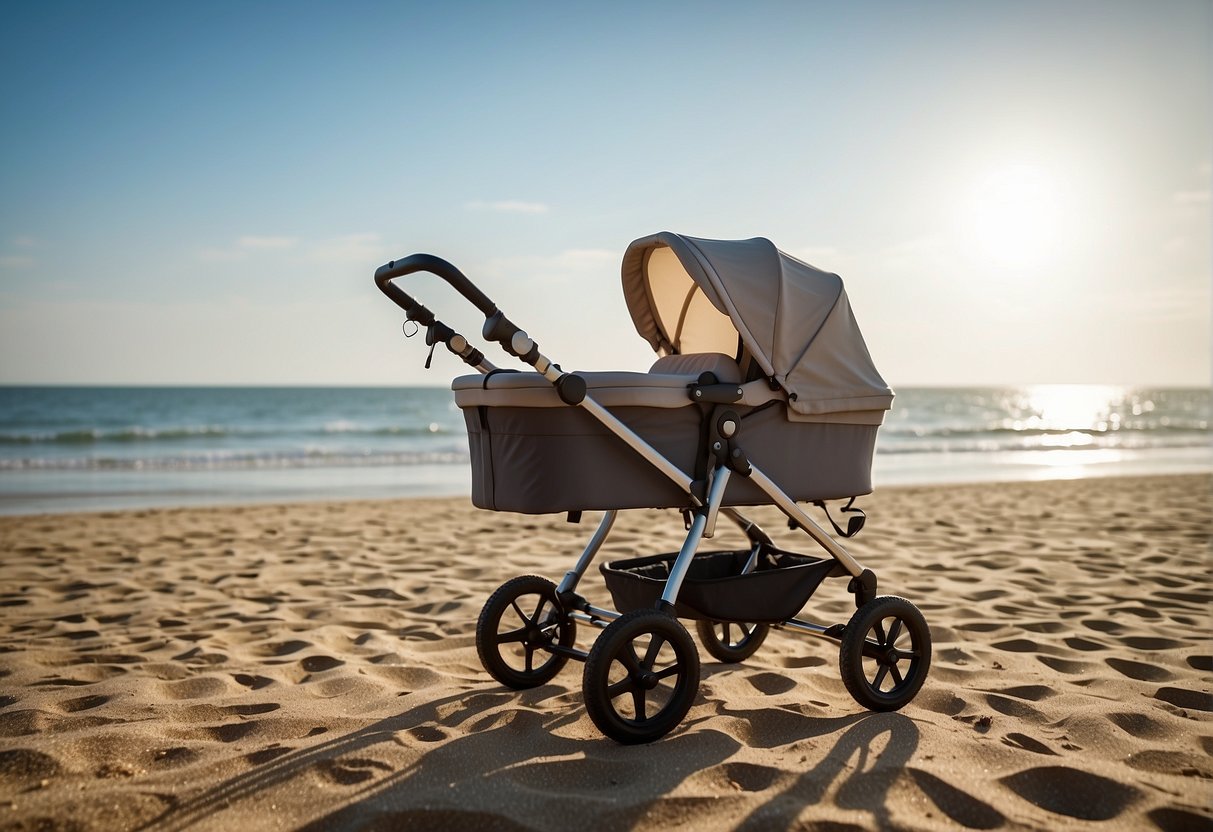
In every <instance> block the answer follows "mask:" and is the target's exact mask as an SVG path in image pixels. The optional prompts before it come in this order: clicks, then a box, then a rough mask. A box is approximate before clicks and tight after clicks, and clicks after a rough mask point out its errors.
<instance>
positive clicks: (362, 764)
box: [316, 757, 392, 786]
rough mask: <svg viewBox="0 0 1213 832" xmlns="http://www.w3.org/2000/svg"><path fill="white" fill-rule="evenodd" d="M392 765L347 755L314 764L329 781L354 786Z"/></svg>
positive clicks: (389, 768)
mask: <svg viewBox="0 0 1213 832" xmlns="http://www.w3.org/2000/svg"><path fill="white" fill-rule="evenodd" d="M391 770H392V767H391V766H390V765H388V764H387V763H384V762H381V761H379V760H371V759H368V758H365V757H349V758H344V759H338V760H323V761H322V762H320V763H317V764H316V771H317V772H318V773H319V774H320V776H321V777H322V778H323V779H325V780H327V781H328V782H330V783H336V784H337V785H340V786H354V785H357V784H358V783H365V782H366V781H367V780H370V779H372V778H374V777H375V773H376V772H377V771H378V772H389V771H391Z"/></svg>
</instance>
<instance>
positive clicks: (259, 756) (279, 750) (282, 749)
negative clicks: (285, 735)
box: [244, 743, 295, 766]
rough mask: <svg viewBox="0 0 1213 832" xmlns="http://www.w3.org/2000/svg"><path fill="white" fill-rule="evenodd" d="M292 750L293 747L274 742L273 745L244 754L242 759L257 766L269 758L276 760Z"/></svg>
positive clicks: (266, 761)
mask: <svg viewBox="0 0 1213 832" xmlns="http://www.w3.org/2000/svg"><path fill="white" fill-rule="evenodd" d="M294 750H295V749H293V748H287V747H286V746H284V745H278V744H277V743H275V744H274V745H269V746H266V747H265V748H263V749H261V750H260V751H254V752H252V753H250V754H245V755H244V759H245V760H247V761H248V762H250V763H252V764H253V765H255V766H259V765H261V764H262V763H268V762H269V761H270V760H276V759H278V758H279V757H281V756H282V755H284V754H290V753H291V752H292V751H294Z"/></svg>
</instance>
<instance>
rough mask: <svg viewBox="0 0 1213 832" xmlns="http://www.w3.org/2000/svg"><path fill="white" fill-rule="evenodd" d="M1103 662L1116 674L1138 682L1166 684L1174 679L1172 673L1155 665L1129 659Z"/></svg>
mask: <svg viewBox="0 0 1213 832" xmlns="http://www.w3.org/2000/svg"><path fill="white" fill-rule="evenodd" d="M1104 661H1105V662H1107V665H1108V667H1110V668H1112V669H1113V670H1115V671H1116V672H1117V673H1120V674H1121V675H1123V676H1128V677H1129V678H1130V679H1137V680H1138V681H1139V682H1166V681H1169V680H1170V679H1174V678H1175V674H1174V673H1172V672H1171V671H1169V670H1167V669H1166V668H1165V667H1159V666H1158V665H1155V664H1145V663H1143V662H1134V661H1130V660H1129V659H1112V658H1108V659H1104Z"/></svg>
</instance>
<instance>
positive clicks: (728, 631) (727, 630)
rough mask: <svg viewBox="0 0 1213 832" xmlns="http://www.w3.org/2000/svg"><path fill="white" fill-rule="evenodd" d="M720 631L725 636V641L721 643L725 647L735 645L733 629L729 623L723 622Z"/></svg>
mask: <svg viewBox="0 0 1213 832" xmlns="http://www.w3.org/2000/svg"><path fill="white" fill-rule="evenodd" d="M720 631H721V632H722V633H723V634H724V639H723V640H722V641H721V642H720V643H721V644H723V645H724V646H725V647H731V646H732V645H733V627H732V625H731V624H729V622H727V621H723V622H721V624H720Z"/></svg>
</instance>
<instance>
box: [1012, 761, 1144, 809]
mask: <svg viewBox="0 0 1213 832" xmlns="http://www.w3.org/2000/svg"><path fill="white" fill-rule="evenodd" d="M1000 782H1001V783H1003V784H1004V785H1005V786H1006V787H1007V788H1009V789H1010V790H1011V791H1013V792H1015V794H1017V795H1019V796H1020V797H1022V798H1023V799H1024V800H1026V801H1028V802H1029V803H1031V804H1033V805H1035V806H1038V807H1040V808H1041V809H1044V810H1045V811H1047V812H1052V813H1054V814H1057V815H1065V816H1066V817H1071V818H1079V819H1080V820H1111V819H1112V818H1114V817H1117V816H1118V815H1120V814H1121V813H1122V812H1123V811H1124V810H1125V809H1126V808H1128V807H1129V806H1131V805H1132V804H1133V803H1136V802H1137V801H1138V800H1140V799H1141V797H1142V793H1141V791H1139V790H1138V789H1136V788H1134V787H1133V786H1130V785H1128V784H1125V783H1118V782H1116V781H1115V780H1109V779H1108V778H1107V777H1101V776H1099V775H1098V774H1091V773H1090V772H1086V771H1079V770H1078V769H1074V768H1070V767H1069V766H1041V767H1039V768H1029V769H1024V770H1023V771H1021V772H1018V773H1016V774H1011V775H1008V776H1006V777H1003V778H1001V780H1000Z"/></svg>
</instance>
